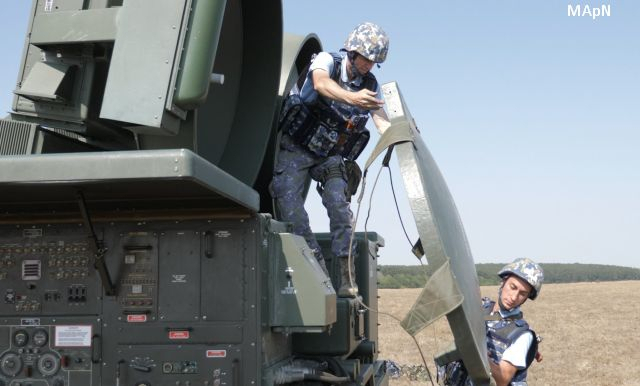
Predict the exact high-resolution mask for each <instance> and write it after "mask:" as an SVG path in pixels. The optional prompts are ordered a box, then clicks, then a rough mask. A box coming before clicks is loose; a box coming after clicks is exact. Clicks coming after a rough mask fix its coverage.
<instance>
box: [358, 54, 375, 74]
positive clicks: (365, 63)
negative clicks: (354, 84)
mask: <svg viewBox="0 0 640 386" xmlns="http://www.w3.org/2000/svg"><path fill="white" fill-rule="evenodd" d="M374 64H375V63H374V62H372V61H371V60H369V59H367V58H365V57H364V56H362V55H360V54H358V55H356V58H355V60H354V61H353V65H354V66H355V67H356V70H357V72H358V73H359V74H360V75H365V74H366V73H368V72H369V71H371V68H372V67H373V65H374Z"/></svg>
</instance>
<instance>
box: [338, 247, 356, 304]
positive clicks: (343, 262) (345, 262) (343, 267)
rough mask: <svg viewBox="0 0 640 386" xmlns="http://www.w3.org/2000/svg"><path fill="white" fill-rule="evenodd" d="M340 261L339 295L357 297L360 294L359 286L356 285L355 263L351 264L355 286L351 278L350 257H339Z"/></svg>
mask: <svg viewBox="0 0 640 386" xmlns="http://www.w3.org/2000/svg"><path fill="white" fill-rule="evenodd" d="M338 261H339V262H340V289H338V296H340V297H342V298H355V297H356V296H357V295H358V286H357V285H356V269H355V264H353V260H352V264H351V277H353V287H352V286H351V281H350V280H349V259H348V258H347V257H339V258H338Z"/></svg>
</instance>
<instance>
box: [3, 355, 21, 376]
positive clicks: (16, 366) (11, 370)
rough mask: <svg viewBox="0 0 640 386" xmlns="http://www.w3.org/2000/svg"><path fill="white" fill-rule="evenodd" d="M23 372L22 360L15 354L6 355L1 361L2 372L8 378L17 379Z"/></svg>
mask: <svg viewBox="0 0 640 386" xmlns="http://www.w3.org/2000/svg"><path fill="white" fill-rule="evenodd" d="M20 370H22V359H21V358H20V357H19V356H18V355H17V354H15V353H12V352H10V353H6V354H4V355H3V356H2V359H0V371H2V373H3V374H4V375H6V376H8V377H15V376H16V375H18V373H19V372H20Z"/></svg>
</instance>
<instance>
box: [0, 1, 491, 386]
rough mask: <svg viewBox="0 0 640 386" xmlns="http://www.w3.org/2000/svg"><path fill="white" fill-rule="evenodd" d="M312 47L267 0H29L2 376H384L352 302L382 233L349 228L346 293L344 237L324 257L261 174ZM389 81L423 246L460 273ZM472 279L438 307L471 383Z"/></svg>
mask: <svg viewBox="0 0 640 386" xmlns="http://www.w3.org/2000/svg"><path fill="white" fill-rule="evenodd" d="M265 47H268V49H264V48H265ZM320 50H321V43H320V41H319V39H318V37H317V36H315V35H313V34H309V35H308V36H306V37H299V36H292V35H287V34H284V33H283V31H282V5H281V3H280V1H279V0H262V1H241V0H228V1H224V0H217V1H214V0H135V1H132V0H34V1H33V5H32V8H31V16H30V21H29V26H28V31H27V36H26V40H25V47H24V53H23V57H22V64H21V66H20V71H19V74H18V81H17V87H16V89H15V91H14V94H15V95H14V100H13V106H12V111H11V113H10V115H9V116H8V117H6V118H5V119H3V120H0V155H1V156H0V205H1V210H0V296H2V298H1V299H0V385H2V386H5V385H6V386H18V385H20V386H27V385H29V386H45V385H47V386H86V385H103V386H107V385H109V386H113V385H118V386H119V385H122V386H125V385H126V386H134V385H135V386H143V385H144V386H152V385H176V386H196V385H201V386H219V385H237V386H240V385H242V386H247V385H284V384H303V385H304V384H306V385H319V384H352V385H371V386H373V385H386V384H388V382H389V376H388V374H387V373H386V366H385V361H384V360H382V359H381V358H378V323H377V322H378V320H377V314H376V313H375V312H373V311H371V310H368V309H367V308H366V307H364V305H369V306H371V308H373V309H375V308H377V307H376V304H377V295H378V293H377V291H378V290H377V284H376V277H377V275H376V268H377V259H378V254H379V250H380V249H381V248H382V247H383V246H384V239H383V237H382V236H380V235H378V234H377V233H371V232H369V233H366V234H365V233H357V234H356V235H355V240H356V243H357V247H358V248H357V249H358V254H357V256H354V257H355V261H356V265H357V269H356V272H357V276H356V282H357V285H358V287H359V288H360V296H359V297H358V298H339V297H337V296H336V292H335V288H334V287H333V285H332V283H336V282H337V280H338V279H337V278H338V267H337V261H335V260H336V259H333V260H329V271H330V275H331V278H330V277H327V276H326V275H325V274H324V273H323V271H322V270H321V269H320V267H319V266H318V264H317V262H316V261H315V258H314V257H313V254H312V252H311V251H310V249H309V247H308V246H307V245H306V244H305V242H304V240H303V239H302V238H301V237H298V236H295V235H293V234H292V233H291V232H290V227H289V225H288V224H287V223H283V222H280V221H278V220H277V213H275V211H274V209H273V205H272V201H271V198H270V196H269V194H268V189H267V186H268V183H269V181H270V179H271V169H272V166H273V160H274V157H275V152H276V146H275V144H276V143H277V136H278V132H277V124H276V123H277V118H278V114H279V110H280V105H281V101H282V96H283V95H285V94H286V93H287V92H288V90H289V89H290V88H291V86H292V85H293V83H294V82H295V81H296V80H297V79H298V77H299V73H300V72H301V71H302V70H303V68H304V67H305V66H306V64H307V63H308V61H309V58H310V56H311V54H312V53H314V52H318V51H320ZM256 63H260V68H259V71H257V70H256ZM385 87H386V89H385V90H386V91H385V92H386V94H387V97H388V98H389V99H388V102H389V103H390V105H391V106H392V107H393V109H394V110H393V111H394V112H393V114H391V115H392V117H393V118H394V127H396V126H398V127H401V128H404V129H402V130H401V129H398V130H393V131H394V132H396V131H397V132H401V133H404V135H405V137H403V138H402V139H401V141H400V142H397V141H396V142H394V140H390V141H391V142H389V144H395V149H396V150H395V151H396V153H397V154H398V157H399V159H401V160H402V161H401V163H402V165H403V166H402V167H403V170H404V172H403V175H404V177H405V183H408V184H418V185H419V186H421V187H423V188H425V189H418V190H417V191H418V196H416V197H411V198H410V199H411V200H412V203H414V206H413V207H414V213H416V212H415V211H418V212H417V213H416V218H417V219H419V221H418V224H419V228H420V236H421V240H422V245H423V246H424V250H425V251H426V253H427V257H428V258H429V259H430V263H432V264H438V265H442V266H443V267H445V268H446V269H447V272H452V273H454V274H455V273H458V274H459V276H460V277H462V278H463V279H464V280H469V282H470V283H472V284H473V280H474V279H473V275H474V274H475V270H473V272H469V270H468V261H469V259H470V254H469V253H468V246H466V239H464V233H463V231H462V228H461V225H460V223H459V218H458V217H457V212H456V211H455V206H453V202H452V201H451V198H450V196H449V194H448V190H447V189H446V185H444V182H443V181H442V179H441V177H440V176H439V172H438V171H437V167H435V163H433V160H432V159H431V158H430V156H429V155H428V151H427V150H426V148H425V147H424V144H423V143H422V142H421V140H420V139H419V134H417V129H416V128H415V125H414V124H413V123H412V120H411V119H410V115H409V114H408V110H406V105H405V104H404V101H402V98H401V95H400V93H399V90H398V89H397V86H396V85H395V84H390V85H386V86H385ZM389 131H391V130H389ZM387 141H389V139H387ZM406 141H409V142H406ZM411 141H413V142H411ZM412 143H414V145H412ZM383 148H385V147H382V148H381V149H383ZM416 157H417V158H416ZM425 166H426V168H425ZM429 181H430V183H432V185H430V186H428V185H429V184H428V183H427V182H429ZM429 189H435V190H436V191H433V192H429V191H428V190H429ZM432 193H433V195H432ZM425 205H427V206H425ZM425 210H427V211H431V210H433V212H430V213H425ZM436 216H439V217H442V218H444V219H445V220H444V221H442V222H440V221H434V220H433V219H434V218H435V217H436ZM447 219H448V220H447ZM436 223H439V224H436ZM438 226H445V227H447V229H440V228H438ZM461 232H462V233H461ZM439 233H442V234H443V235H444V236H440V235H439ZM318 237H319V239H320V240H321V242H322V245H323V248H324V247H328V245H329V238H328V235H322V234H320V235H318ZM325 256H328V257H331V253H330V251H329V250H328V248H327V250H326V251H325ZM459 256H460V257H459ZM449 261H451V263H449ZM471 262H472V261H471ZM449 267H450V268H449ZM453 276H455V275H453ZM475 280H476V284H477V279H475ZM473 288H474V286H473V285H469V286H464V285H462V292H463V293H464V296H461V297H462V298H464V300H463V301H460V302H458V303H456V304H455V307H454V309H452V310H448V311H451V312H450V313H449V315H448V317H449V320H450V322H451V324H452V326H454V327H455V328H454V337H455V340H456V346H457V347H458V349H454V350H453V351H452V352H453V353H455V354H456V355H459V357H462V358H464V360H465V362H466V363H468V364H469V366H470V369H471V373H472V375H473V376H474V379H476V380H478V382H479V383H478V384H483V383H485V381H487V380H488V376H487V365H486V355H485V352H484V351H483V348H482V346H483V345H482V343H481V342H482V340H481V339H482V337H481V336H478V335H477V333H478V331H479V328H480V329H481V328H482V325H481V320H480V319H477V317H476V315H475V314H474V313H473V312H471V311H470V309H471V308H470V305H472V304H473V302H474V301H479V299H477V298H476V297H475V294H474V293H473ZM465 291H466V292H465ZM469 291H470V293H469ZM459 298H460V296H459V297H458V299H459ZM478 322H480V324H478Z"/></svg>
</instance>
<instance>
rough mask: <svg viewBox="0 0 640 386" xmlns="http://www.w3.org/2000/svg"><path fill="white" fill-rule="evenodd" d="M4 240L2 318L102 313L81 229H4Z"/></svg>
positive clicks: (0, 255)
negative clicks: (8, 316) (9, 316)
mask: <svg viewBox="0 0 640 386" xmlns="http://www.w3.org/2000/svg"><path fill="white" fill-rule="evenodd" d="M47 228H48V229H47ZM2 236H3V237H1V238H0V296H2V298H1V300H0V313H1V314H2V315H30V314H31V315H36V314H47V315H56V314H67V313H79V314H97V313H98V312H99V308H98V299H97V297H98V296H99V295H100V287H99V285H100V284H99V282H98V281H97V280H96V277H95V276H96V273H95V270H94V269H93V267H92V258H93V257H92V252H91V249H90V247H89V243H88V241H87V238H86V236H84V237H83V233H82V231H81V229H78V226H77V225H76V226H66V227H56V228H53V229H52V228H51V227H38V226H32V227H28V228H22V227H14V228H11V229H7V228H3V229H2Z"/></svg>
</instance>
